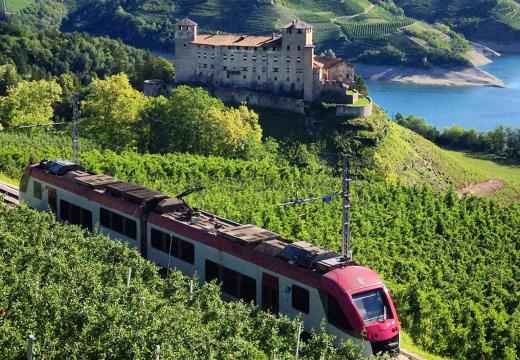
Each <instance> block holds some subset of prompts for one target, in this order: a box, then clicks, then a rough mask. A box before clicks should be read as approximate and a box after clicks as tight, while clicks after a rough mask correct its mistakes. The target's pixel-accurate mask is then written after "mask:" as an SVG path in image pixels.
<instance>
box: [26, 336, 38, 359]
mask: <svg viewBox="0 0 520 360" xmlns="http://www.w3.org/2000/svg"><path fill="white" fill-rule="evenodd" d="M35 341H36V337H35V336H34V335H29V337H28V338H27V352H26V357H27V360H33V359H34V342H35Z"/></svg>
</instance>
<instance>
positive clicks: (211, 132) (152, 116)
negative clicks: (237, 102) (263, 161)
mask: <svg viewBox="0 0 520 360" xmlns="http://www.w3.org/2000/svg"><path fill="white" fill-rule="evenodd" d="M141 128H142V129H143V132H144V133H145V136H144V137H143V143H142V147H143V148H144V149H145V150H147V151H150V152H160V153H166V152H176V151H181V152H190V153H194V154H207V155H210V154H211V155H221V156H226V157H248V156H250V155H251V154H252V153H253V152H254V150H255V149H257V147H258V146H260V143H261V138H262V129H261V128H260V126H259V125H258V115H257V114H256V113H255V112H253V111H252V110H249V109H248V108H247V107H245V106H240V107H239V108H237V109H234V108H228V107H226V106H225V105H224V103H223V102H222V101H220V100H219V99H217V98H214V97H212V96H210V95H209V94H208V93H207V92H206V91H205V90H203V89H202V88H190V87H187V86H180V87H178V88H176V89H175V90H174V91H173V92H172V94H171V97H170V98H169V99H166V98H164V97H159V98H156V99H154V100H153V101H151V102H150V103H149V104H148V106H147V107H146V108H145V109H144V110H143V112H142V127H141Z"/></svg>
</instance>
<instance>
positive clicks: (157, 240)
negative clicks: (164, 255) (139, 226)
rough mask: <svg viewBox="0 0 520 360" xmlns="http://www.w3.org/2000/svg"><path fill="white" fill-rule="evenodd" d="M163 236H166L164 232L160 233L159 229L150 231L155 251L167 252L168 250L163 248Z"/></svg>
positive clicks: (151, 242)
mask: <svg viewBox="0 0 520 360" xmlns="http://www.w3.org/2000/svg"><path fill="white" fill-rule="evenodd" d="M163 235H166V234H165V233H163V232H162V231H159V230H157V229H152V230H151V231H150V244H151V245H152V247H153V248H154V249H157V250H161V251H164V252H167V251H168V250H167V249H165V248H164V246H163V243H164V242H163Z"/></svg>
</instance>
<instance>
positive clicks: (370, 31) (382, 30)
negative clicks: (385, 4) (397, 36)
mask: <svg viewBox="0 0 520 360" xmlns="http://www.w3.org/2000/svg"><path fill="white" fill-rule="evenodd" d="M413 23H414V21H413V20H410V19H408V20H399V21H395V22H371V23H359V22H353V21H349V22H341V23H340V25H341V27H342V28H343V30H344V31H345V33H346V34H347V36H348V37H349V38H354V39H367V38H370V39H373V38H377V37H381V36H386V35H391V34H394V33H396V32H397V31H399V30H400V29H402V28H403V27H405V26H409V25H411V24H413Z"/></svg>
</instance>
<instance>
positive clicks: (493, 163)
mask: <svg viewBox="0 0 520 360" xmlns="http://www.w3.org/2000/svg"><path fill="white" fill-rule="evenodd" d="M444 151H445V152H446V153H447V154H449V155H450V156H451V157H453V158H454V159H456V160H457V161H458V162H460V163H463V164H464V165H465V167H467V168H473V169H478V171H480V172H481V173H483V174H485V176H486V178H487V179H491V178H495V179H499V180H502V181H504V183H505V186H504V187H503V188H502V189H500V190H498V191H496V192H494V193H493V194H492V197H495V198H498V199H499V200H502V201H504V202H510V201H511V200H513V199H515V198H516V199H520V198H519V196H520V164H517V163H511V162H507V161H503V160H501V159H497V158H496V157H493V156H492V155H482V154H472V153H467V152H461V151H451V150H444Z"/></svg>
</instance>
